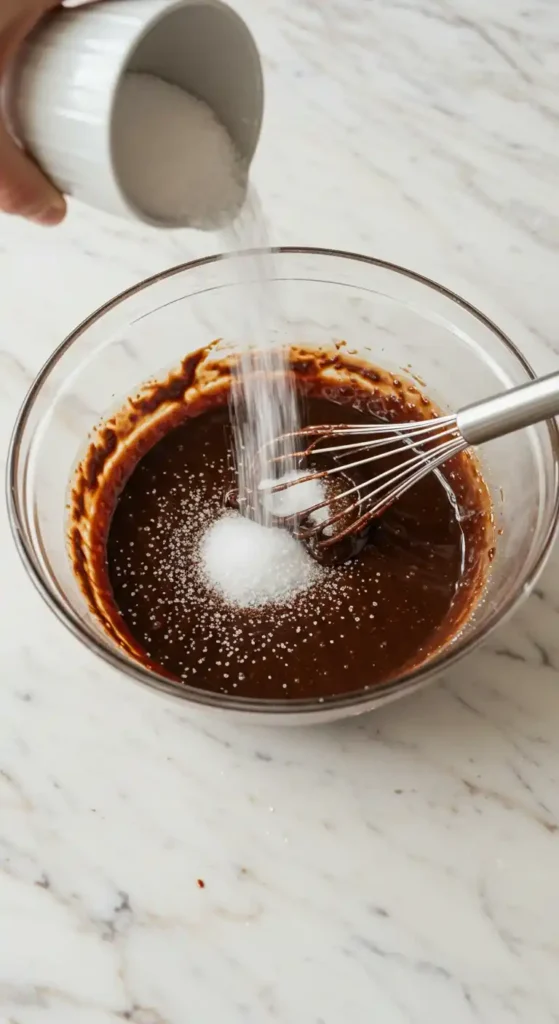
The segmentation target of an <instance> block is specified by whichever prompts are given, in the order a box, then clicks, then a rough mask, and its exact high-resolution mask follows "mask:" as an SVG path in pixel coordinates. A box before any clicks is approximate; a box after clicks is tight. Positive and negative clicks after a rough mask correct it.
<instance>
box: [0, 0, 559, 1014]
mask: <svg viewBox="0 0 559 1024" xmlns="http://www.w3.org/2000/svg"><path fill="white" fill-rule="evenodd" d="M235 5H236V6H237V7H238V9H239V10H240V11H241V13H243V14H244V16H245V17H246V19H247V21H248V22H249V24H250V25H251V27H252V29H253V31H254V34H255V36H256V38H257V40H258V43H259V45H260V47H261V50H262V53H263V57H264V59H265V63H266V73H267V84H268V102H267V111H266V121H265V128H264V133H263V137H262V143H261V147H260V150H259V153H258V156H257V159H256V162H255V165H254V180H255V183H256V185H257V188H258V190H259V192H260V195H261V198H262V202H263V205H264V208H265V210H266V212H267V215H268V217H269V221H270V229H271V237H272V241H273V242H274V243H277V244H281V243H284V244H316V245H325V246H333V247H339V248H344V249H354V250H357V251H364V252H367V253H373V254H376V255H380V256H382V257H385V258H387V259H390V260H394V261H396V262H400V263H404V264H407V265H409V266H411V267H412V268H414V269H417V270H420V271H422V272H424V273H426V274H429V275H431V276H435V277H438V278H439V279H440V280H442V281H443V282H444V283H445V284H448V285H450V286H451V287H454V288H456V289H458V290H459V291H461V292H462V293H463V294H464V295H465V296H466V297H468V298H471V299H473V300H474V301H476V302H477V303H478V304H481V305H482V307H483V308H484V309H485V310H486V311H487V312H489V313H490V314H492V315H493V316H494V317H496V318H497V319H498V321H499V322H500V323H501V324H502V325H503V326H504V327H505V328H506V329H508V330H509V331H511V332H514V336H515V337H516V338H517V339H518V340H519V343H520V344H521V346H522V347H523V349H524V351H525V352H526V353H527V355H528V356H529V357H530V359H532V361H533V362H534V364H535V365H536V366H537V368H539V369H546V368H550V367H553V366H556V365H557V353H558V351H559V334H558V331H557V320H558V315H557V314H558V313H559V291H558V288H557V276H558V270H559V206H558V195H559V7H558V6H557V2H556V0H496V2H494V3H492V4H488V3H487V2H486V0H320V2H319V0H305V2H299V3H294V2H289V0H235ZM215 248H216V239H215V238H212V236H207V235H201V234H197V233H186V234H180V235H173V236H170V237H167V236H164V235H158V234H156V233H154V232H151V231H149V230H146V229H142V228H140V227H136V226H134V225H126V224H123V223H120V222H117V221H115V220H109V219H108V218H105V217H103V216H101V215H99V214H95V213H93V212H91V211H87V210H84V209H77V208H76V209H73V210H72V212H71V215H70V217H69V219H68V222H67V223H66V224H65V225H64V226H63V227H62V228H61V229H59V230H55V231H52V232H48V231H41V230H39V229H36V228H34V227H32V226H30V225H26V224H22V223H19V222H16V221H12V220H9V219H7V218H3V219H2V220H1V221H0V280H1V282H2V289H1V295H2V299H1V305H0V322H1V325H2V331H1V336H0V429H1V444H0V458H1V459H2V462H3V463H4V462H5V452H6V445H7V440H8V435H9V431H10V429H11V426H12V423H13V420H14V417H15V414H16V411H17V408H18V406H19V404H20V402H21V400H22V398H23V395H24V393H25V391H26V389H27V387H28V385H29V383H30V381H31V380H32V378H33V376H34V374H35V372H36V371H37V370H38V368H39V366H40V365H41V363H42V362H43V361H44V359H45V358H46V357H47V355H48V354H49V352H50V351H51V349H52V348H53V346H54V345H55V344H57V343H58V341H59V340H60V339H61V338H62V337H63V336H64V335H65V333H66V332H67V331H68V330H69V329H70V328H71V327H72V326H73V325H75V323H76V322H77V321H78V320H79V319H81V318H82V317H83V316H84V315H86V314H87V313H88V312H89V311H90V310H91V309H92V308H93V307H95V306H97V305H98V304H99V303H100V302H102V301H103V300H105V299H107V298H108V297H109V296H111V295H113V294H114V293H115V292H117V291H119V290H121V289H122V288H123V287H125V286H128V285H130V284H131V283H133V282H135V281H136V280H138V279H139V278H141V277H143V276H145V275H147V274H150V273H152V272H155V271H156V270H158V269H160V268H162V267H164V266H168V265H171V264H173V263H177V262H181V261H184V260H186V259H189V258H191V257H194V256H198V255H203V254H205V253H210V252H211V251H213V250H215ZM0 530H1V550H2V590H1V602H2V604H1V609H2V614H1V617H0V675H1V681H2V685H1V687H0V921H1V924H0V932H1V935H2V938H1V941H0V1020H1V1021H2V1022H6V1024H8V1022H9V1024H118V1022H122V1021H132V1022H134V1024H202V1022H206V1021H211V1022H212V1024H214V1022H215V1024H264V1022H268V1021H270V1022H272V1021H279V1022H282V1024H342V1022H345V1021H351V1024H377V1022H378V1024H408V1022H410V1024H448V1022H452V1024H520V1022H529V1024H553V1022H558V1021H559V931H558V923H557V922H558V920H559V883H558V867H557V865H558V864H559V581H558V580H559V577H558V573H557V568H558V557H555V558H554V559H552V561H551V564H550V565H549V567H548V569H547V570H546V572H545V574H544V576H543V578H542V579H541V582H540V583H539V585H538V587H537V589H536V591H535V592H534V594H533V596H532V597H531V598H530V599H529V601H528V602H527V603H526V604H525V605H524V606H523V608H522V610H521V611H520V612H519V613H518V614H517V615H516V616H515V618H514V619H513V620H512V621H511V622H509V623H508V624H507V625H505V626H503V627H502V628H501V629H500V630H498V631H497V632H496V633H495V634H494V635H493V636H492V638H491V639H490V640H489V641H488V642H487V643H486V644H485V646H484V647H483V648H482V649H481V650H479V651H478V652H477V653H476V654H474V655H472V656H471V657H470V658H469V659H467V660H465V661H463V662H462V663H461V665H460V666H459V667H458V669H456V670H455V671H454V672H453V673H452V675H451V676H449V677H448V678H447V679H446V680H445V681H444V682H443V684H442V685H440V686H437V687H432V688H431V689H429V690H427V691H425V692H424V693H422V694H421V695H418V696H415V697H412V698H410V699H407V700H405V701H402V702H400V703H397V704H394V705H392V706H390V707H387V708H386V709H383V710H381V711H380V712H378V713H376V714H373V715H371V716H369V717H366V718H363V719H359V720H354V721H352V722H350V723H348V724H341V725H337V726H329V727H327V728H314V729H310V730H294V731H290V730H282V731H274V730H264V729H255V728H249V727H246V726H235V725H232V724H228V723H226V722H224V721H221V720H217V719H216V720H214V719H213V718H212V719H208V720H206V721H205V722H202V723H200V722H193V721H191V720H189V716H188V714H187V712H186V711H181V710H176V709H175V708H174V707H171V706H169V705H168V704H166V703H164V702H162V701H160V700H159V699H158V698H157V696H155V695H152V694H151V693H147V692H144V691H142V690H140V688H138V687H133V686H132V685H131V684H130V683H129V682H127V681H125V680H124V679H121V678H119V677H118V676H117V675H116V674H113V673H112V672H111V671H110V670H109V669H108V668H107V667H105V666H104V665H102V664H101V663H100V662H99V661H97V660H95V659H94V657H93V655H90V654H89V653H88V652H87V651H85V650H84V649H82V648H81V647H80V646H79V645H78V643H77V641H75V640H74V639H73V638H72V637H70V636H69V635H68V634H67V633H66V632H65V631H64V629H63V628H62V627H61V626H60V625H59V624H58V623H57V622H56V621H55V620H54V618H53V617H52V616H51V614H50V612H49V611H48V610H47V609H46V607H44V606H43V604H42V602H41V600H40V599H39V597H38V596H37V595H36V594H35V592H34V591H33V589H32V587H31V584H30V583H29V582H28V580H27V578H26V576H25V573H24V571H23V569H22V567H21V566H20V564H19V561H18V558H17V555H16V554H15V552H14V550H13V547H12V543H11V539H10V537H9V531H8V525H7V521H6V515H5V511H4V509H3V508H1V509H0ZM198 879H202V880H203V881H204V883H205V888H200V887H199V885H198V881H197V880H198Z"/></svg>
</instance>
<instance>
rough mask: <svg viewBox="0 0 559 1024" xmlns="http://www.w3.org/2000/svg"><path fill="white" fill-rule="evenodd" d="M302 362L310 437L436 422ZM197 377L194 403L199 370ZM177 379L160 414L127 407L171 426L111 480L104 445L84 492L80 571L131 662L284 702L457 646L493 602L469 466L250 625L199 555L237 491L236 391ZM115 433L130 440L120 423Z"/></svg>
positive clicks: (343, 374) (449, 472)
mask: <svg viewBox="0 0 559 1024" xmlns="http://www.w3.org/2000/svg"><path fill="white" fill-rule="evenodd" d="M304 355H305V359H303V357H302V356H301V357H300V359H299V363H297V360H295V361H294V372H295V373H296V379H297V382H298V386H299V389H300V392H301V395H302V396H303V398H304V401H303V408H304V418H305V422H306V423H308V424H316V423H332V424H337V423H367V422H370V421H371V418H372V416H373V415H379V416H381V417H382V418H385V419H386V418H388V419H391V420H402V421H403V420H407V419H410V418H415V419H418V418H423V417H429V416H432V415H434V414H436V410H435V409H434V408H433V407H432V406H431V405H430V403H429V402H428V400H427V399H426V398H425V397H424V396H423V395H421V394H420V393H419V391H418V389H417V388H416V387H414V386H413V385H405V386H403V385H402V383H401V382H400V381H399V380H395V378H393V377H390V376H389V375H386V374H383V371H381V370H377V369H376V368H365V371H363V368H355V367H352V368H351V370H348V368H347V364H344V365H342V363H339V362H338V363H336V364H335V369H336V372H337V374H338V377H337V378H335V377H333V376H332V374H331V373H330V374H329V375H328V377H327V379H326V376H325V374H324V373H323V372H322V371H323V367H322V366H321V365H319V363H317V361H316V359H313V358H312V357H311V356H310V355H309V353H306V354H304ZM336 358H338V357H336ZM328 369H329V370H331V369H332V361H330V363H329V364H328ZM188 373H189V379H188V385H187V386H188V387H189V388H191V387H192V384H193V381H194V378H195V375H194V376H193V372H192V367H191V366H190V364H189V368H188ZM177 379H178V378H177V375H175V376H174V377H173V378H172V381H173V382H174V383H173V388H174V391H173V393H172V394H170V393H169V391H165V390H164V385H160V384H158V385H156V387H157V388H158V389H159V395H161V394H163V395H164V398H163V399H161V398H160V399H159V400H158V401H156V402H155V404H154V400H153V394H150V395H147V396H146V399H147V403H148V407H147V408H146V409H142V407H141V404H138V401H136V402H134V403H132V405H131V408H132V410H133V416H137V415H140V416H142V415H143V416H147V417H148V420H149V416H151V415H152V414H153V412H154V410H156V409H158V408H161V402H163V403H168V404H167V406H166V408H168V409H169V410H170V414H169V416H168V417H167V418H166V420H165V425H164V426H162V421H161V420H159V422H158V423H157V424H154V425H153V428H152V430H151V431H150V430H148V431H147V432H146V431H144V433H143V435H142V440H141V442H138V443H137V444H136V445H135V446H132V445H129V446H128V448H127V449H126V452H125V453H124V454H123V455H122V458H121V459H120V461H119V460H118V459H117V461H116V465H115V466H113V468H112V470H111V471H110V472H109V471H108V469H107V466H108V465H110V462H109V461H108V460H109V458H110V455H112V454H113V453H114V450H115V446H114V442H113V440H112V439H111V438H109V446H110V454H109V455H107V458H106V459H105V460H103V458H102V457H101V456H100V455H99V449H100V448H102V441H100V442H99V443H98V446H97V447H96V451H95V453H92V452H91V451H90V452H89V453H88V457H87V458H86V460H84V464H83V470H82V472H81V475H80V476H79V478H78V482H77V485H76V488H75V490H74V501H73V509H74V512H73V515H74V522H76V521H77V522H78V527H79V524H80V520H81V519H83V517H84V516H85V517H86V518H87V515H88V512H87V507H88V501H89V498H90V496H91V495H90V493H89V492H88V490H87V487H86V485H85V484H84V480H88V481H89V485H88V486H90V488H91V486H93V490H94V493H95V494H96V499H95V502H93V503H92V504H91V510H93V511H90V513H89V524H88V525H89V528H90V531H91V543H90V545H89V551H85V546H84V543H83V536H82V534H81V533H80V528H78V529H76V528H74V532H73V533H72V539H71V545H72V553H73V557H74V567H75V569H76V573H77V574H78V576H79V578H80V580H81V583H82V587H83V589H84V592H85V593H86V595H87V596H88V600H89V602H90V605H91V606H92V608H93V610H94V611H95V614H96V615H97V617H98V618H99V619H101V621H102V622H103V625H104V627H105V629H106V630H107V631H108V632H110V633H111V635H112V636H113V638H114V639H116V640H117V641H118V642H119V643H120V644H121V646H123V647H124V648H125V649H126V650H128V651H129V653H132V654H133V656H134V657H135V658H137V660H139V661H141V662H143V663H144V664H145V665H146V666H147V667H150V668H154V669H156V670H157V671H160V672H162V673H163V674H164V675H166V676H168V677H170V678H173V679H176V680H178V681H182V682H184V683H187V684H188V685H191V686H195V687H197V688H200V689H204V690H211V691H214V692H217V693H228V694H232V695H235V696H245V697H258V698H262V699H266V698H268V699H276V700H277V699H294V698H310V697H313V698H324V697H327V696H330V695H333V694H342V693H348V692H353V691H356V690H359V689H363V688H368V687H374V686H376V685H379V684H381V683H384V682H386V681H387V680H389V679H392V678H394V677H396V676H398V675H400V674H401V673H402V672H404V671H406V670H409V669H410V668H412V667H414V666H417V665H419V664H421V663H423V662H424V661H426V660H427V659H428V658H429V657H431V656H432V655H433V654H434V653H436V652H437V651H438V650H440V648H441V647H443V646H444V645H445V644H447V643H448V642H449V641H450V640H451V639H452V638H453V637H454V636H455V635H456V634H457V632H458V631H459V629H460V628H461V627H462V625H463V624H464V622H465V621H467V619H468V617H469V615H470V613H471V610H472V608H473V607H474V606H475V604H476V601H477V599H478V597H479V595H480V592H481V590H482V588H483V584H484V581H485V578H486V573H487V568H488V564H489V560H490V543H491V539H492V524H491V510H490V503H489V498H488V494H487V490H486V488H485V485H484V484H483V481H482V480H481V478H480V475H479V471H478V468H477V464H476V463H475V460H474V459H473V458H472V457H471V456H470V455H468V454H462V455H460V456H458V457H456V458H454V459H453V460H452V461H451V462H450V463H448V464H447V465H446V466H445V467H444V471H443V472H444V475H443V474H438V475H435V474H431V475H430V476H428V477H426V478H425V479H424V480H423V481H422V482H421V483H419V484H418V485H416V486H415V487H414V488H413V490H411V491H410V492H408V494H406V495H405V496H404V497H403V498H402V499H401V500H400V501H398V503H397V504H396V505H394V506H393V507H392V508H390V509H388V510H387V511H386V512H385V513H384V514H383V515H382V516H381V517H380V518H379V519H378V520H376V521H375V522H374V524H371V526H370V527H369V528H368V529H367V530H366V531H363V532H362V534H361V535H360V536H359V538H358V539H357V540H355V539H350V538H348V539H347V541H346V543H347V550H345V551H343V557H344V559H346V558H347V559H349V560H346V561H344V564H341V565H338V564H334V565H332V564H328V562H329V559H328V558H327V556H326V552H332V551H334V550H335V546H334V548H330V549H323V552H321V555H322V556H323V559H324V562H326V563H327V564H325V565H324V566H323V567H322V569H321V576H320V579H319V580H318V581H317V582H316V583H314V584H313V585H312V587H311V588H310V589H309V590H307V591H305V592H303V593H300V594H299V595H295V596H294V597H292V598H291V599H290V600H289V601H288V602H286V603H285V604H283V605H277V604H275V605H273V606H265V607H260V608H256V609H254V608H253V609H247V610H243V609H240V608H238V607H233V606H230V605H228V604H227V603H226V602H225V601H224V600H222V598H220V597H219V596H218V595H216V594H215V593H214V592H213V591H212V589H211V587H210V586H209V585H208V583H207V582H206V581H205V579H204V575H203V571H202V569H201V562H200V557H199V554H198V544H199V540H200V538H201V536H202V535H203V533H204V530H205V529H206V528H207V526H208V525H209V524H210V523H211V522H212V521H214V520H215V518H216V517H218V516H219V515H221V514H223V506H224V502H225V498H226V495H227V493H228V492H229V490H230V488H232V487H233V486H234V482H235V481H234V478H233V475H232V472H231V469H230V462H229V450H230V443H229V415H228V406H227V396H228V385H229V377H228V374H227V373H225V375H224V377H223V380H222V382H221V386H219V387H216V386H215V380H214V381H213V384H212V387H211V389H210V390H209V391H208V389H206V391H204V388H201V390H200V392H199V394H197V395H192V394H191V399H190V401H186V399H185V388H184V387H183V388H182V389H181V386H180V385H178V384H177ZM154 387H155V386H154ZM189 393H190V392H189ZM169 403H170V404H169ZM173 403H174V404H173ZM134 422H135V421H134ZM105 429H106V430H109V431H111V430H112V431H113V432H115V433H116V434H118V432H119V431H118V427H117V425H116V424H115V423H113V424H112V425H108V426H107V428H105ZM126 429H127V430H130V429H131V427H130V410H129V412H128V419H127V428H126ZM121 433H122V431H121ZM94 447H95V446H94ZM91 465H93V466H94V468H95V472H94V473H92V472H91ZM99 488H100V493H99ZM84 494H85V495H86V496H85V497H84ZM88 494H89V497H88ZM82 525H83V524H82ZM339 555H340V550H338V551H337V552H336V558H339ZM355 555H357V557H353V556H355Z"/></svg>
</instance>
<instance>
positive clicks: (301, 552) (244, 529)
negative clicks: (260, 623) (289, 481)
mask: <svg viewBox="0 0 559 1024" xmlns="http://www.w3.org/2000/svg"><path fill="white" fill-rule="evenodd" d="M200 555H201V565H202V571H203V573H204V575H205V577H206V579H207V582H208V583H209V584H210V585H211V586H212V587H213V588H214V589H215V590H216V591H218V593H219V594H220V595H221V596H222V597H223V598H224V599H225V600H226V601H227V602H229V603H230V604H234V605H237V606H239V607H242V608H257V607H260V606H262V605H265V604H270V603H276V602H286V601H289V600H290V599H291V598H292V597H294V596H295V595H296V594H298V593H300V592H301V591H303V590H306V589H307V588H308V587H310V586H311V585H312V584H313V583H314V582H315V581H316V580H317V579H319V578H320V575H321V568H320V566H319V565H317V563H316V562H315V561H314V560H313V559H312V558H311V557H310V556H309V555H308V554H307V552H306V551H305V549H304V548H303V547H302V545H301V544H300V543H299V541H297V540H295V538H294V537H292V536H291V534H289V533H287V532H286V531H285V530H280V529H277V528H273V527H268V526H261V525H260V523H256V522H254V521H253V520H250V519H245V518H244V517H243V516H240V515H236V514H227V515H224V516H222V517H221V518H220V519H218V520H217V521H216V522H214V523H213V524H212V525H211V526H210V527H209V529H208V530H207V532H206V533H205V535H204V537H203V538H202V542H201V545H200Z"/></svg>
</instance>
